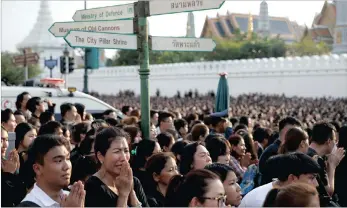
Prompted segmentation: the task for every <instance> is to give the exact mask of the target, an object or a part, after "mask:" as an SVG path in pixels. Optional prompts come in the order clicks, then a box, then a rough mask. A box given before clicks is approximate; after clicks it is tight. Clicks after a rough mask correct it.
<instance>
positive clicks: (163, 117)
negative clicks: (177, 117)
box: [158, 111, 174, 126]
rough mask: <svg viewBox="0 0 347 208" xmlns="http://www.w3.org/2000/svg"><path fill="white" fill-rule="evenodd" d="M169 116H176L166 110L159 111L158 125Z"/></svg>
mask: <svg viewBox="0 0 347 208" xmlns="http://www.w3.org/2000/svg"><path fill="white" fill-rule="evenodd" d="M169 117H171V118H173V117H174V116H173V115H172V114H171V113H169V112H166V111H162V112H159V117H158V125H159V126H160V123H161V122H162V121H164V120H165V119H167V118H169Z"/></svg>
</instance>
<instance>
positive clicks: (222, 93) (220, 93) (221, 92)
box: [215, 72, 230, 112]
mask: <svg viewBox="0 0 347 208" xmlns="http://www.w3.org/2000/svg"><path fill="white" fill-rule="evenodd" d="M219 75H220V79H219V83H218V89H217V96H216V110H215V112H221V111H224V110H227V109H229V102H230V99H229V84H228V80H227V78H226V76H227V73H225V72H224V73H220V74H219Z"/></svg>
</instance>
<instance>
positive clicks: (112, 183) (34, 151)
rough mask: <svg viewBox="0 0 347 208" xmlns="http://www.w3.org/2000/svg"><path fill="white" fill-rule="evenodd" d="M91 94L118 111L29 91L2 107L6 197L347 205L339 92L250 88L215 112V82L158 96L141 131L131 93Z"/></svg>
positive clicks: (56, 201) (151, 203) (91, 203)
mask: <svg viewBox="0 0 347 208" xmlns="http://www.w3.org/2000/svg"><path fill="white" fill-rule="evenodd" d="M94 96H97V97H99V98H101V99H103V100H104V101H106V102H108V103H110V104H111V105H113V106H115V107H117V108H119V109H121V111H122V112H123V114H124V118H122V119H119V117H117V113H116V112H115V111H113V110H112V109H109V110H106V111H105V112H104V113H103V118H102V119H94V118H93V116H92V115H90V114H88V113H87V112H86V111H85V106H84V105H83V104H81V103H68V102H67V103H64V104H62V105H61V106H59V108H60V112H59V113H60V114H61V117H62V120H60V121H56V120H55V117H54V115H55V113H57V111H59V110H58V109H56V108H57V106H55V104H54V103H52V102H50V101H49V100H43V99H41V98H40V97H31V95H30V94H29V93H28V92H23V93H21V94H20V95H18V97H17V101H16V107H17V110H16V111H15V112H13V111H11V110H10V109H4V110H2V112H1V157H2V159H1V206H4V207H11V206H19V207H24V206H25V207H37V206H40V207H115V206H117V207H198V206H203V207H226V206H230V207H274V206H276V207H331V206H335V207H336V206H347V195H346V192H345V187H347V180H346V177H345V176H346V175H347V159H346V157H345V149H346V148H347V125H346V116H347V112H346V111H347V101H346V99H330V98H322V99H308V98H297V97H294V98H286V97H284V96H276V95H271V96H269V95H261V94H251V95H242V96H239V97H237V98H233V99H232V100H231V103H230V109H226V110H225V111H223V112H214V108H213V106H214V95H213V94H209V95H206V96H199V95H198V94H196V96H193V95H192V94H187V95H185V96H184V98H182V97H180V96H176V97H174V98H165V97H160V96H157V97H154V98H152V99H151V103H152V106H151V108H152V109H153V110H151V112H150V117H151V118H150V138H146V139H145V138H143V136H142V129H141V126H142V125H141V111H140V109H139V108H140V105H139V98H138V97H135V96H134V94H133V93H125V94H122V95H119V96H105V95H96V94H94ZM45 103H46V104H47V106H48V108H47V109H46V104H45ZM11 133H12V134H15V137H16V139H15V148H14V149H13V150H8V147H9V144H8V137H9V134H11Z"/></svg>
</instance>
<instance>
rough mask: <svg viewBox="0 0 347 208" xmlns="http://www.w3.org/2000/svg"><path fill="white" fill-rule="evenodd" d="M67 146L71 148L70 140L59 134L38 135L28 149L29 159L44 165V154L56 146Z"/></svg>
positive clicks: (31, 161) (33, 162)
mask: <svg viewBox="0 0 347 208" xmlns="http://www.w3.org/2000/svg"><path fill="white" fill-rule="evenodd" d="M57 146H65V147H66V149H67V150H69V148H70V147H69V141H68V140H67V139H65V138H64V137H60V136H58V135H53V134H46V135H40V136H38V137H36V139H35V140H34V141H33V143H32V144H31V145H30V147H29V149H28V161H30V163H32V164H35V163H38V164H41V165H43V164H44V163H43V161H44V156H45V155H46V154H47V153H48V152H49V150H51V149H52V148H54V147H57Z"/></svg>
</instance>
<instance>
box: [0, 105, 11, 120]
mask: <svg viewBox="0 0 347 208" xmlns="http://www.w3.org/2000/svg"><path fill="white" fill-rule="evenodd" d="M11 114H13V111H12V110H11V109H9V108H7V109H5V110H1V123H2V122H4V123H7V122H8V120H10V117H11Z"/></svg>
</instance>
